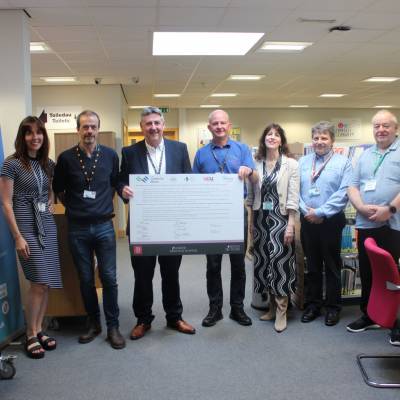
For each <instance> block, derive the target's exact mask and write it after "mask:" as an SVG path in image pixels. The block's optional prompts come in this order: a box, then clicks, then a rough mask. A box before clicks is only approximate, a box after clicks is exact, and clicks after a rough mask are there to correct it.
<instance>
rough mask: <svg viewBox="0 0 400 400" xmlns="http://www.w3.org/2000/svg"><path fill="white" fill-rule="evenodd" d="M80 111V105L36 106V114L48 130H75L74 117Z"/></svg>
mask: <svg viewBox="0 0 400 400" xmlns="http://www.w3.org/2000/svg"><path fill="white" fill-rule="evenodd" d="M81 111H82V107H80V106H73V107H64V106H62V107H52V106H43V107H37V108H36V115H37V116H38V117H39V119H40V120H41V121H42V122H44V123H45V124H46V129H48V130H54V131H57V130H63V131H66V130H70V131H71V132H75V130H76V118H77V116H78V114H79V113H80V112H81Z"/></svg>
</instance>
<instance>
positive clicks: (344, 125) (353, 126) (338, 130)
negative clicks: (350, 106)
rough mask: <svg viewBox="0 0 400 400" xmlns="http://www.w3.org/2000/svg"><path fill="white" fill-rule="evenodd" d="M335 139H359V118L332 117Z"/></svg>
mask: <svg viewBox="0 0 400 400" xmlns="http://www.w3.org/2000/svg"><path fill="white" fill-rule="evenodd" d="M331 121H332V124H333V125H334V126H335V139H336V140H357V139H361V120H360V119H357V118H332V120H331Z"/></svg>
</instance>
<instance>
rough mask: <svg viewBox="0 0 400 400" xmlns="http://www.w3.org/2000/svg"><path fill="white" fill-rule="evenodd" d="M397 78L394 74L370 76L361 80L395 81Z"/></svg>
mask: <svg viewBox="0 0 400 400" xmlns="http://www.w3.org/2000/svg"><path fill="white" fill-rule="evenodd" d="M399 79H400V78H397V77H395V76H371V78H368V79H364V80H363V81H362V82H395V81H398V80H399Z"/></svg>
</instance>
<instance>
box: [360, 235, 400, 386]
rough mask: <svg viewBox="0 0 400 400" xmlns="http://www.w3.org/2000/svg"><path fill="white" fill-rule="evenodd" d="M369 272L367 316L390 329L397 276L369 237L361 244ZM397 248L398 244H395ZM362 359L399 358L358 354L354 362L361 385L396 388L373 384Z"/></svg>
mask: <svg viewBox="0 0 400 400" xmlns="http://www.w3.org/2000/svg"><path fill="white" fill-rule="evenodd" d="M364 245H365V249H366V251H367V254H368V258H369V261H370V263H371V269H372V288H371V293H370V296H369V301H368V308H367V312H368V316H369V317H370V318H371V320H372V321H374V322H375V323H376V324H378V325H380V326H381V327H383V328H389V329H392V328H393V326H394V325H395V323H396V319H397V312H398V310H399V306H400V273H399V269H398V266H397V265H396V263H395V262H394V260H393V257H392V256H391V255H390V253H388V252H387V251H386V250H384V249H382V248H380V247H378V246H377V244H376V242H375V240H374V239H372V238H367V239H366V240H365V242H364ZM399 246H400V243H399ZM363 358H370V359H371V358H374V359H394V358H396V359H400V354H399V355H366V354H359V355H358V356H357V362H358V365H359V367H360V370H361V373H362V375H363V378H364V380H365V382H366V383H367V384H368V385H370V386H373V387H380V388H400V383H384V382H376V381H374V380H372V379H370V378H369V377H368V374H367V373H366V371H365V368H364V366H363V364H362V362H361V360H362V359H363ZM399 370H400V366H399Z"/></svg>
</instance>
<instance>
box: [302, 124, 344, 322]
mask: <svg viewBox="0 0 400 400" xmlns="http://www.w3.org/2000/svg"><path fill="white" fill-rule="evenodd" d="M311 137H312V146H313V150H314V152H313V153H311V154H308V155H306V156H304V157H302V158H301V159H300V160H299V170H300V211H301V215H300V220H301V241H302V245H303V249H304V254H305V256H306V258H307V269H308V274H307V282H306V288H305V289H306V309H305V311H304V313H303V315H302V318H301V321H302V322H311V321H313V320H314V319H315V318H317V317H318V316H319V315H320V314H321V308H322V307H323V306H325V309H326V314H325V325H327V326H333V325H336V324H337V323H338V322H339V314H340V310H341V267H342V261H341V257H340V249H341V239H342V230H343V228H344V226H345V225H346V218H345V215H344V212H343V210H344V208H345V207H346V204H347V194H346V190H347V187H348V185H349V183H350V179H351V164H350V162H349V161H348V159H347V158H346V157H344V156H342V155H340V154H335V153H334V151H333V143H334V141H335V132H334V126H333V125H332V124H331V123H330V122H328V121H321V122H319V123H317V124H316V125H314V126H313V127H312V129H311ZM324 270H325V288H326V290H325V299H323V276H324V275H323V271H324Z"/></svg>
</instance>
